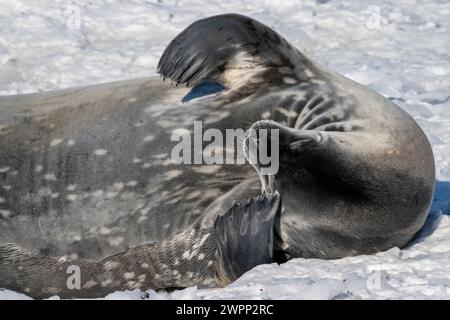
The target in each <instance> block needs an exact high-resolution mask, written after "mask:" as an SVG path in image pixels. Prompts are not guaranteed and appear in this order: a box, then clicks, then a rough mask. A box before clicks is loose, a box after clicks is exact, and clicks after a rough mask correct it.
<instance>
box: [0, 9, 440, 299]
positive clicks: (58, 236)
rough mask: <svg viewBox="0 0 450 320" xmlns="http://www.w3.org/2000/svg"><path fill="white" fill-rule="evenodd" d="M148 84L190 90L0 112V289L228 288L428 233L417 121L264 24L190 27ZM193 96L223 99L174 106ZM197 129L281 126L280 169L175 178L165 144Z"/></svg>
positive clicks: (78, 293)
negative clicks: (244, 278) (72, 279)
mask: <svg viewBox="0 0 450 320" xmlns="http://www.w3.org/2000/svg"><path fill="white" fill-rule="evenodd" d="M159 72H160V73H161V74H162V75H163V76H164V77H165V78H169V79H171V80H172V82H176V83H177V84H180V85H181V84H185V85H186V86H178V87H173V86H171V85H170V84H169V83H167V82H166V83H163V82H162V81H161V80H159V79H139V80H133V81H124V82H118V83H112V84H105V85H97V86H91V87H86V88H81V89H71V90H63V91H59V92H52V93H39V94H32V95H23V96H12V97H3V98H0V147H1V150H2V152H1V154H0V287H4V288H8V289H13V290H17V291H21V292H24V293H27V294H29V295H31V296H33V297H46V296H49V295H53V294H58V295H60V296H61V297H94V296H101V295H104V294H106V293H109V292H112V291H114V290H122V289H133V288H140V289H143V290H144V289H148V288H153V289H160V288H174V287H175V288H176V287H186V286H192V285H198V286H199V287H213V286H224V285H226V284H228V283H230V282H231V281H234V280H235V279H236V278H237V277H239V276H240V275H242V273H244V272H245V271H247V270H249V269H250V268H252V267H253V266H255V265H257V264H261V263H270V262H274V261H276V262H281V261H285V260H286V259H290V258H294V257H305V258H323V259H334V258H340V257H344V256H350V255H357V254H371V253H375V252H378V251H382V250H387V249H389V248H391V247H394V246H398V247H403V246H405V245H406V244H407V243H408V242H409V241H410V239H411V238H412V237H413V236H414V235H415V234H416V233H417V231H418V230H419V229H420V228H421V227H422V225H423V223H424V220H425V217H426V215H427V212H428V209H429V206H430V202H431V198H432V194H433V188H434V179H435V177H434V174H435V169H434V160H433V155H432V151H431V148H430V145H429V142H428V141H427V139H426V137H425V135H424V133H423V132H422V130H421V129H420V128H419V126H418V125H417V124H416V122H415V121H414V120H413V119H412V118H411V117H410V116H409V115H408V114H407V113H405V112H404V111H403V110H402V109H400V108H399V107H397V106H396V105H394V104H393V103H391V102H390V101H388V100H386V99H385V98H383V97H382V96H380V95H378V94H377V93H375V92H373V91H371V90H369V89H368V88H365V87H363V86H361V85H359V84H357V83H355V82H353V81H351V80H349V79H347V78H345V77H343V76H340V75H338V74H336V73H333V72H331V71H329V70H327V69H325V68H324V67H322V66H319V65H318V64H317V63H315V62H313V61H312V60H311V59H309V58H308V57H306V56H305V55H304V54H303V53H302V52H300V51H299V50H297V49H296V48H294V47H293V46H291V45H290V44H289V43H288V42H287V41H286V40H285V39H283V38H282V37H281V36H280V35H278V34H277V33H276V32H275V31H273V30H272V29H270V28H269V27H267V26H265V25H263V24H261V23H259V22H257V21H255V20H253V19H251V18H248V17H245V16H242V15H235V14H227V15H221V16H215V17H211V18H207V19H204V20H200V21H197V22H195V23H193V24H192V25H191V26H189V27H188V28H187V29H186V30H184V31H183V32H182V33H181V34H180V35H178V36H177V37H176V38H175V39H174V40H173V41H172V42H171V43H170V44H169V46H168V47H167V48H166V50H165V52H164V54H163V55H162V58H161V60H160V62H159ZM205 81H212V82H215V83H218V84H220V85H222V86H223V87H225V90H223V91H221V92H220V93H218V94H216V95H213V96H211V97H209V98H205V99H199V100H192V101H189V102H188V103H182V102H181V100H182V99H183V97H185V96H186V94H188V91H189V88H194V89H193V90H195V88H198V86H201V85H202V84H203V83H204V82H205ZM184 100H186V99H184ZM195 120H198V121H203V125H204V127H205V129H206V128H216V129H219V130H221V131H222V132H223V131H224V130H225V129H226V128H231V129H233V128H243V129H244V130H245V129H248V128H250V127H252V128H254V129H255V130H257V131H258V130H259V129H261V128H266V129H269V130H271V129H278V130H279V132H280V169H279V171H278V172H277V173H276V174H274V175H270V176H264V175H259V174H258V172H259V168H258V166H256V169H257V170H256V171H255V170H254V168H253V167H252V166H251V165H249V164H248V165H241V166H237V165H217V164H216V165H176V164H174V163H173V162H171V159H170V152H171V149H172V148H173V146H174V144H175V142H173V141H171V140H170V136H171V133H172V132H173V130H175V129H176V128H185V129H187V130H190V131H192V126H193V121H195ZM248 141H249V140H248V139H247V140H246V141H245V142H246V143H248ZM240 143H244V142H243V141H240ZM259 143H262V142H259ZM261 189H262V190H263V195H260V194H261ZM248 199H249V200H248ZM70 266H76V267H79V268H80V270H81V286H80V288H79V289H77V288H75V289H74V288H69V286H68V285H67V281H68V277H69V276H70V275H71V274H70V273H67V272H68V271H67V270H68V269H69V267H70ZM70 270H71V269H70Z"/></svg>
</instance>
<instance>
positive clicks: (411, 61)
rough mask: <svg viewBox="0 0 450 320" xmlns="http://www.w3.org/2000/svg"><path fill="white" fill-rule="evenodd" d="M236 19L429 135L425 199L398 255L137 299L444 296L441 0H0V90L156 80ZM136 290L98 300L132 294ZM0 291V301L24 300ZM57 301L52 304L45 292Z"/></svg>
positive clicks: (446, 35) (448, 10) (445, 75)
mask: <svg viewBox="0 0 450 320" xmlns="http://www.w3.org/2000/svg"><path fill="white" fill-rule="evenodd" d="M226 12H239V13H243V14H247V15H250V16H252V17H254V18H256V19H258V20H261V21H262V22H264V23H266V24H268V25H270V26H272V27H273V28H275V29H276V30H277V31H279V32H280V33H281V34H283V35H284V36H285V37H286V38H287V39H288V40H289V41H291V42H292V43H293V44H295V45H297V46H298V47H299V48H301V49H302V50H303V51H304V52H306V53H307V54H309V55H310V56H311V57H312V58H313V59H315V60H317V61H319V62H321V63H322V64H324V65H327V66H328V67H330V68H331V69H333V70H335V71H337V72H339V73H341V74H343V75H345V76H347V77H350V78H352V79H354V80H356V81H358V82H360V83H362V84H364V85H366V86H369V87H370V88H372V89H374V90H376V91H378V92H380V93H381V94H383V95H384V96H386V97H388V98H389V99H392V100H393V101H394V102H395V103H397V104H398V105H400V106H401V107H402V108H404V109H405V110H406V111H407V112H409V113H410V114H411V115H412V116H413V117H414V118H415V120H416V121H417V122H418V123H419V124H420V125H421V127H422V128H423V130H424V131H425V132H426V134H427V136H428V138H429V139H430V141H431V143H432V145H433V150H434V154H435V159H436V174H437V184H436V187H437V189H436V193H435V201H434V203H433V207H432V209H431V211H430V216H429V218H428V220H427V223H426V226H425V228H424V229H423V230H422V232H421V235H420V236H419V237H418V238H417V239H416V240H415V241H414V242H413V243H412V244H411V245H410V246H409V247H408V248H406V249H403V250H399V249H398V248H393V249H391V250H389V251H387V252H382V253H378V254H376V255H371V256H357V257H348V258H344V259H340V260H332V261H323V260H317V259H311V260H305V259H294V260H292V261H289V262H287V263H286V264H283V265H280V266H277V265H276V264H272V265H261V266H258V267H256V268H254V269H253V270H251V271H249V272H248V273H246V274H245V275H244V276H243V277H241V278H240V279H238V280H237V281H236V282H234V283H233V284H231V285H230V286H228V287H226V288H222V289H209V290H205V289H197V288H195V287H193V288H187V289H184V290H179V291H173V292H171V293H167V292H155V291H153V290H149V291H148V292H147V294H148V298H149V299H219V298H220V299H225V298H226V299H367V298H371V299H386V298H389V299H422V298H423V299H446V298H449V297H450V216H449V214H450V167H449V166H450V143H449V142H450V90H449V89H450V29H449V28H450V27H449V23H450V3H449V2H448V1H447V0H423V1H414V0H401V1H394V0H382V1H377V0H370V1H357V0H352V1H350V0H346V1H332V0H329V1H327V0H316V1H312V0H309V1H308V0H305V1H296V0H286V1H280V2H278V1H277V2H274V1H269V0H267V1H255V0H228V1H218V0H212V1H206V0H194V1H183V0H155V1H153V0H147V1H146V0H140V1H139V0H133V1H126V2H125V1H120V0H98V1H91V0H72V1H62V0H59V1H50V0H36V1H25V0H4V1H2V6H1V8H0V30H2V32H1V33H0V95H7V94H17V93H29V92H37V91H49V90H55V89H62V88H67V87H76V86H84V85H88V84H96V83H100V82H110V81H115V80H122V79H133V78H139V77H145V76H151V75H154V74H155V70H156V63H157V61H158V58H159V56H160V54H161V53H162V50H163V49H164V47H165V46H166V45H167V44H168V42H169V41H170V40H171V39H172V38H173V37H174V36H175V35H176V34H177V33H178V32H180V31H181V30H182V29H183V28H185V27H186V26H187V25H188V24H190V23H191V22H193V21H195V20H197V19H200V18H204V17H207V16H210V15H214V14H219V13H226ZM142 296H143V293H141V292H140V291H138V290H134V291H123V292H116V293H112V294H110V295H108V296H107V297H105V298H106V299H140V298H141V297H142ZM25 298H27V297H26V296H24V295H21V294H18V293H14V292H12V291H8V290H4V291H0V299H25ZM53 298H54V299H57V298H58V297H53Z"/></svg>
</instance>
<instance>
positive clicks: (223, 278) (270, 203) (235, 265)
mask: <svg viewBox="0 0 450 320" xmlns="http://www.w3.org/2000/svg"><path fill="white" fill-rule="evenodd" d="M280 213H281V199H280V195H279V194H278V192H275V193H272V194H264V195H261V196H258V197H256V198H253V199H251V200H250V201H248V202H247V203H245V204H235V205H234V206H233V207H231V208H230V210H228V211H227V212H226V213H225V214H224V215H221V216H218V217H217V219H216V221H215V223H214V234H215V237H216V241H217V245H218V249H217V253H216V255H217V256H216V277H217V279H216V280H217V282H218V283H219V284H222V285H226V284H229V283H230V282H233V281H234V280H236V279H237V278H239V277H240V276H241V275H242V274H244V273H245V272H246V271H248V270H250V269H251V268H253V267H255V266H257V265H260V264H265V263H271V262H273V247H274V228H275V224H276V219H277V218H279V215H280Z"/></svg>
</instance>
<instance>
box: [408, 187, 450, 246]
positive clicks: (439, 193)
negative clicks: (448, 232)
mask: <svg viewBox="0 0 450 320" xmlns="http://www.w3.org/2000/svg"><path fill="white" fill-rule="evenodd" d="M441 212H442V214H444V215H450V181H440V180H436V184H435V188H434V196H433V203H432V204H431V209H430V212H429V213H428V217H427V219H426V220H425V224H424V226H423V227H422V229H421V230H420V231H419V232H418V233H417V235H416V236H415V237H414V239H413V240H412V241H411V243H410V245H411V244H414V243H417V242H422V241H423V240H424V239H426V238H427V237H428V236H430V235H431V234H432V233H433V232H434V231H435V230H436V228H437V227H438V226H439V221H440V220H441V218H442V214H441ZM408 246H409V245H408Z"/></svg>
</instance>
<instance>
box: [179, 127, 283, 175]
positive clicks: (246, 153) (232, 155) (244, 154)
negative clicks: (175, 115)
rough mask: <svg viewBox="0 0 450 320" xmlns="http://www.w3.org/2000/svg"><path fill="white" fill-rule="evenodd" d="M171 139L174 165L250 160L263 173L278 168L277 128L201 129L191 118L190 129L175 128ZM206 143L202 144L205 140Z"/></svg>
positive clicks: (274, 171)
mask: <svg viewBox="0 0 450 320" xmlns="http://www.w3.org/2000/svg"><path fill="white" fill-rule="evenodd" d="M171 141H177V142H178V143H177V144H176V145H175V146H174V147H173V149H172V153H171V159H172V161H173V162H174V163H175V164H208V165H212V164H236V165H242V164H245V163H250V164H251V165H254V166H256V167H257V168H258V169H257V170H258V172H259V173H260V174H262V175H274V174H276V173H277V172H278V169H279V130H278V129H270V130H269V129H257V130H256V129H253V128H250V129H249V130H247V131H244V130H243V129H225V137H224V134H223V131H221V130H219V129H214V128H209V129H206V130H204V131H203V125H202V122H201V121H194V129H193V132H192V133H191V131H189V130H187V129H176V130H174V131H173V132H172V135H171ZM205 142H207V143H208V144H207V145H206V146H204V143H205Z"/></svg>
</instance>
